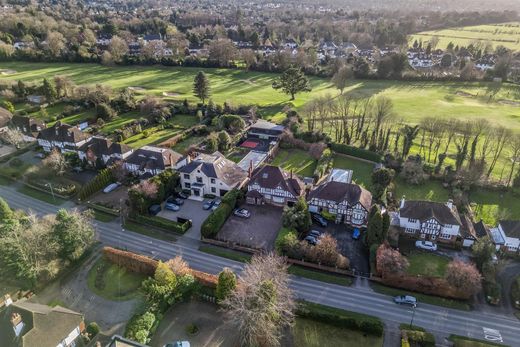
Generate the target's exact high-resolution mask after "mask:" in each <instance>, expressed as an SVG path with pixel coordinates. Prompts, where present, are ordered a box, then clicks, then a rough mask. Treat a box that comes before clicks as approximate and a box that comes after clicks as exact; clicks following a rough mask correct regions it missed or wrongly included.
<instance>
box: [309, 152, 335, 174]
mask: <svg viewBox="0 0 520 347" xmlns="http://www.w3.org/2000/svg"><path fill="white" fill-rule="evenodd" d="M333 165H334V156H333V155H332V151H331V150H330V149H329V148H326V149H325V150H324V151H323V154H322V155H321V157H320V159H318V163H317V165H316V169H314V175H313V178H314V182H318V181H319V180H320V179H321V178H322V177H323V176H324V175H326V174H327V173H328V172H329V171H330V170H331V169H332V167H333Z"/></svg>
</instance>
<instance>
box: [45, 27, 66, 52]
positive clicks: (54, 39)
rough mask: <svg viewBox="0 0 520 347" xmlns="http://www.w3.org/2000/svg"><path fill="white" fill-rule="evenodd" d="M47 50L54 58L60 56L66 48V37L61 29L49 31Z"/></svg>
mask: <svg viewBox="0 0 520 347" xmlns="http://www.w3.org/2000/svg"><path fill="white" fill-rule="evenodd" d="M46 41H47V51H48V52H49V53H50V55H51V57H52V58H58V57H59V56H60V55H61V53H62V51H63V49H64V48H65V37H63V34H62V33H60V32H59V31H49V32H48V33H47V39H46Z"/></svg>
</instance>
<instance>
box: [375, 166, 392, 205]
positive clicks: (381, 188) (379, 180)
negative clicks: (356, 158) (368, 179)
mask: <svg viewBox="0 0 520 347" xmlns="http://www.w3.org/2000/svg"><path fill="white" fill-rule="evenodd" d="M394 174H395V173H394V170H392V169H387V168H381V169H378V170H375V171H374V172H372V186H373V188H374V189H373V191H374V197H375V198H376V199H377V200H380V199H381V197H382V196H383V194H384V193H385V190H386V188H387V187H388V186H389V185H390V183H392V180H393V179H394Z"/></svg>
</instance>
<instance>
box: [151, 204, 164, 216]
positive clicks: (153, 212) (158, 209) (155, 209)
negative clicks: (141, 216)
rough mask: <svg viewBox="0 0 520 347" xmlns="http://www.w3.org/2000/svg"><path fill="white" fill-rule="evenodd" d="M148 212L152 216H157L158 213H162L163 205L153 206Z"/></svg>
mask: <svg viewBox="0 0 520 347" xmlns="http://www.w3.org/2000/svg"><path fill="white" fill-rule="evenodd" d="M148 212H150V214H151V215H152V216H156V215H157V213H159V212H161V205H152V206H150V208H149V209H148Z"/></svg>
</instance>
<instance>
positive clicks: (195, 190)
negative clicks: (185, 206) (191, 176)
mask: <svg viewBox="0 0 520 347" xmlns="http://www.w3.org/2000/svg"><path fill="white" fill-rule="evenodd" d="M192 190H193V195H195V196H200V190H198V189H195V188H194V189H192Z"/></svg>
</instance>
